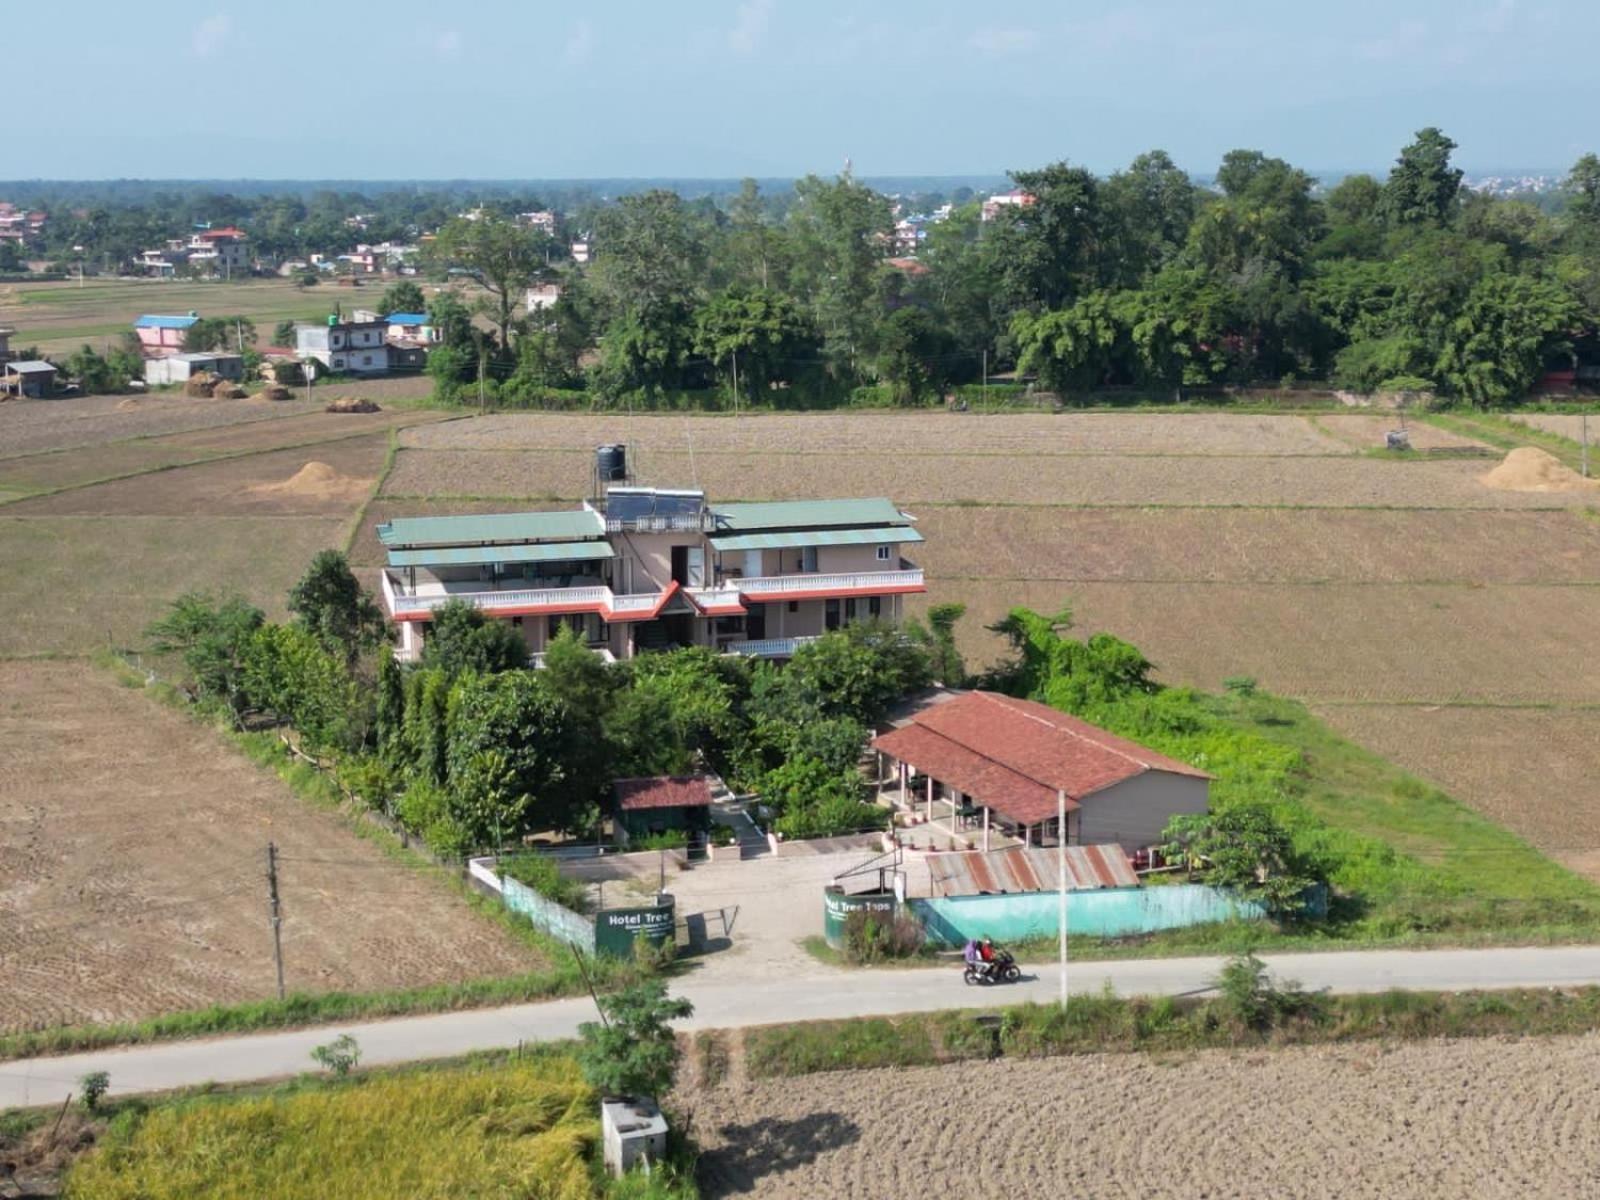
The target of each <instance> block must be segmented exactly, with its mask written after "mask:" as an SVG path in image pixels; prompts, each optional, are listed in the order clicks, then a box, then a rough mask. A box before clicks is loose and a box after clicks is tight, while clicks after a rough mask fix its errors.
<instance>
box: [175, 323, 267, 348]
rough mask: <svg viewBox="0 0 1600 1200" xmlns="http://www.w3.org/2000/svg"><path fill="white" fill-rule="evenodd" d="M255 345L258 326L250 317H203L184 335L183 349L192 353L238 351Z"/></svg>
mask: <svg viewBox="0 0 1600 1200" xmlns="http://www.w3.org/2000/svg"><path fill="white" fill-rule="evenodd" d="M255 344H256V324H255V322H254V321H252V320H251V319H250V318H249V317H241V316H234V317H201V318H200V319H199V320H198V321H196V322H195V323H194V324H193V325H191V326H189V328H188V329H186V330H185V331H184V334H183V348H184V349H185V350H187V351H189V352H191V353H204V352H205V351H208V350H235V351H238V350H243V349H244V348H246V347H248V346H254V345H255Z"/></svg>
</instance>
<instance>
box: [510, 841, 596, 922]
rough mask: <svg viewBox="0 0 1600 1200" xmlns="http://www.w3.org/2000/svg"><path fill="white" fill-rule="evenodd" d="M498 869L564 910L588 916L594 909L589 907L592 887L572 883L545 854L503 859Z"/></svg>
mask: <svg viewBox="0 0 1600 1200" xmlns="http://www.w3.org/2000/svg"><path fill="white" fill-rule="evenodd" d="M498 869H499V871H500V874H502V875H505V876H508V877H510V878H512V879H515V880H516V881H517V882H518V883H520V884H523V885H524V886H526V887H530V888H532V889H533V890H534V891H536V892H538V893H539V895H541V896H543V897H544V898H545V899H546V900H553V901H555V902H556V903H557V904H559V905H561V907H562V908H570V909H571V910H572V911H573V912H588V911H589V910H590V909H591V908H592V907H593V906H592V905H591V904H590V903H589V888H588V886H587V885H585V884H583V883H582V882H580V881H579V880H576V879H568V878H567V877H566V876H565V875H563V874H562V873H561V868H560V867H559V866H557V865H556V861H555V860H554V859H553V858H548V857H546V856H545V855H542V854H513V855H510V856H508V857H506V858H503V859H501V860H500V863H499V864H498Z"/></svg>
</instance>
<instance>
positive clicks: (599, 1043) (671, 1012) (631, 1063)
mask: <svg viewBox="0 0 1600 1200" xmlns="http://www.w3.org/2000/svg"><path fill="white" fill-rule="evenodd" d="M596 1003H597V1004H599V1006H600V1013H601V1016H602V1018H603V1019H602V1020H600V1021H585V1022H584V1023H583V1024H582V1025H579V1026H578V1037H579V1038H580V1039H581V1040H580V1042H579V1045H578V1050H577V1059H578V1069H579V1070H580V1071H582V1072H583V1077H584V1079H585V1080H587V1081H588V1083H589V1086H590V1087H592V1088H594V1089H595V1091H597V1092H599V1093H600V1094H601V1095H602V1096H608V1097H610V1096H633V1097H640V1096H648V1097H657V1096H663V1095H665V1094H666V1093H667V1092H669V1091H670V1090H671V1089H672V1082H673V1080H674V1079H675V1078H676V1077H677V1072H678V1042H677V1038H676V1036H675V1035H674V1034H673V1031H672V1026H671V1025H670V1024H669V1023H668V1022H671V1021H676V1020H681V1019H683V1018H684V1017H688V1016H692V1015H693V1013H694V1005H692V1004H691V1003H690V1002H689V1001H687V1000H684V999H681V998H673V997H669V996H668V995H667V985H666V983H665V981H663V980H660V979H646V980H642V981H641V982H639V983H635V984H632V985H630V986H629V987H625V988H623V989H622V990H621V991H617V992H612V993H610V994H609V995H604V996H600V997H598V998H597V1000H596Z"/></svg>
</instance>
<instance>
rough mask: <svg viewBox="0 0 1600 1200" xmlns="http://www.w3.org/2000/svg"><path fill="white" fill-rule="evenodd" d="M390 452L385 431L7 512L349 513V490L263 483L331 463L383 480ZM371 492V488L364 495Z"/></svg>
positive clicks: (78, 492) (47, 499) (103, 487)
mask: <svg viewBox="0 0 1600 1200" xmlns="http://www.w3.org/2000/svg"><path fill="white" fill-rule="evenodd" d="M387 453H388V441H387V438H386V437H385V436H384V434H383V433H382V432H378V433H373V434H367V435H357V436H354V437H347V438H344V439H341V440H339V441H335V442H322V443H319V444H317V445H315V446H308V447H305V448H303V449H291V450H274V451H269V452H266V453H262V454H255V455H251V456H249V457H247V458H230V459H224V460H222V461H220V462H208V463H201V464H198V465H196V466H190V467H178V468H175V469H173V470H171V471H161V472H158V473H156V474H152V475H140V476H136V477H135V478H132V479H119V480H116V481H115V482H112V483H102V484H97V485H95V486H94V487H87V488H79V489H75V490H73V491H68V492H60V493H58V494H56V495H54V496H42V497H39V498H37V499H33V500H22V501H17V502H15V503H13V504H10V505H7V506H6V510H5V511H6V515H7V516H66V515H88V514H97V515H98V514H106V515H118V514H123V513H139V514H141V515H146V516H181V517H202V516H203V517H205V518H213V517H218V516H334V515H341V514H342V515H349V514H350V513H352V512H353V511H354V508H355V504H356V502H357V501H356V500H355V499H354V498H353V495H352V494H351V493H350V492H340V493H338V494H337V495H329V494H325V493H322V492H297V491H293V490H286V491H280V492H263V491H260V490H257V489H258V488H259V487H260V485H262V484H275V483H282V482H283V481H285V480H287V479H289V478H290V477H291V476H293V475H294V474H295V472H297V471H299V470H300V469H301V468H302V467H304V466H305V465H306V464H307V463H308V462H312V461H317V462H323V463H326V464H328V465H329V466H330V467H331V468H333V470H334V471H336V472H337V473H338V474H340V475H343V476H347V477H351V478H355V479H361V480H364V481H365V484H366V487H367V488H369V489H370V488H371V486H372V485H373V484H375V483H376V481H377V477H378V473H379V472H380V471H381V470H382V469H383V461H384V458H385V456H386V454H387ZM363 494H365V493H363Z"/></svg>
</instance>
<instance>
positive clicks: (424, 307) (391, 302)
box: [378, 279, 428, 315]
mask: <svg viewBox="0 0 1600 1200" xmlns="http://www.w3.org/2000/svg"><path fill="white" fill-rule="evenodd" d="M378 311H379V312H381V313H384V314H385V315H387V314H389V313H424V312H427V311H428V299H427V297H426V296H424V295H423V294H422V289H421V288H420V287H418V286H417V285H416V284H415V283H413V282H412V281H411V280H409V279H402V280H400V281H399V282H398V283H391V284H390V285H389V286H388V287H386V288H384V289H383V296H382V298H381V299H379V301H378Z"/></svg>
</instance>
